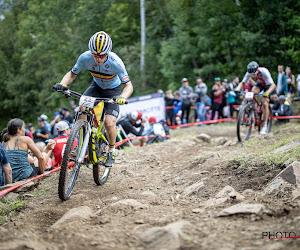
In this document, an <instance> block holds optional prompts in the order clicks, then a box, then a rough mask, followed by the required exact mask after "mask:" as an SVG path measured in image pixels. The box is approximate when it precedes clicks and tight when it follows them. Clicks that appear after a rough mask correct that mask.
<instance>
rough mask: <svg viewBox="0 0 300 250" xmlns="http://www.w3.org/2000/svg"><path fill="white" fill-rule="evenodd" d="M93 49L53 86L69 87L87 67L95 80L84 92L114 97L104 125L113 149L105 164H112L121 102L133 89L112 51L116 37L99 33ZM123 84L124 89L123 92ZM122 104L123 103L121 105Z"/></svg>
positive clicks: (64, 88)
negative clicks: (113, 40)
mask: <svg viewBox="0 0 300 250" xmlns="http://www.w3.org/2000/svg"><path fill="white" fill-rule="evenodd" d="M88 47H89V50H88V51H86V52H84V53H83V54H81V55H80V56H79V58H78V60H77V62H76V64H75V65H74V67H73V68H72V70H71V71H69V72H68V73H67V74H66V75H65V76H64V77H63V79H62V80H61V82H60V83H57V84H55V85H54V86H53V88H54V89H55V90H56V91H63V90H67V86H68V85H70V84H71V83H72V82H73V81H74V79H75V78H76V76H77V74H78V73H79V72H80V71H81V70H82V69H83V68H84V67H85V68H87V69H88V70H89V71H90V73H91V75H92V76H93V82H92V83H91V85H90V86H89V87H88V88H87V89H86V90H85V92H84V95H86V96H92V97H96V98H97V97H98V98H114V100H115V102H116V103H114V104H112V103H105V105H104V107H105V120H104V125H105V129H106V131H107V136H108V142H109V148H108V150H107V159H106V163H105V166H106V167H112V165H113V164H114V162H115V142H116V136H117V130H116V128H115V123H116V121H117V117H118V115H119V105H123V104H125V101H126V99H128V98H129V97H130V95H131V94H132V91H133V86H132V83H131V81H130V79H129V76H128V74H127V71H126V69H125V66H124V63H123V62H122V60H121V59H120V58H119V57H118V56H117V55H116V54H115V53H113V52H112V51H111V49H112V40H111V38H110V36H109V35H108V34H107V33H105V32H104V31H100V32H97V33H95V34H94V35H93V36H92V37H91V38H90V40H89V44H88ZM121 83H122V84H123V85H124V89H123V91H122V93H121ZM118 104H119V105H118Z"/></svg>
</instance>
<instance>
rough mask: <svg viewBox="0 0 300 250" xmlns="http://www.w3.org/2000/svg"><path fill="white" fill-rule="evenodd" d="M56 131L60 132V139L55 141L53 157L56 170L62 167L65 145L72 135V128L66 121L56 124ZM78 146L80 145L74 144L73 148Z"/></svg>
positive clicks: (57, 138)
mask: <svg viewBox="0 0 300 250" xmlns="http://www.w3.org/2000/svg"><path fill="white" fill-rule="evenodd" d="M55 127H56V129H57V131H58V137H56V138H55V139H54V141H55V142H56V145H55V147H54V149H53V151H52V152H53V156H54V168H58V167H60V165H61V161H62V157H63V153H64V149H65V145H66V143H67V141H68V138H69V135H70V131H71V129H70V126H69V124H68V123H67V122H65V121H60V122H58V123H57V124H56V126H55ZM76 145H78V143H77V142H76V143H74V145H73V147H75V146H76Z"/></svg>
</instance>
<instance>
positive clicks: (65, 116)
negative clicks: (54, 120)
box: [62, 107, 74, 126]
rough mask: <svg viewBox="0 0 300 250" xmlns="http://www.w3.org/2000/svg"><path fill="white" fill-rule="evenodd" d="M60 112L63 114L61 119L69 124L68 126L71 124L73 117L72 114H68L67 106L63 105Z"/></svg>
mask: <svg viewBox="0 0 300 250" xmlns="http://www.w3.org/2000/svg"><path fill="white" fill-rule="evenodd" d="M62 114H63V118H62V120H65V121H67V122H68V123H69V124H70V126H72V123H73V120H74V118H73V116H72V115H71V114H70V112H69V109H68V107H63V108H62Z"/></svg>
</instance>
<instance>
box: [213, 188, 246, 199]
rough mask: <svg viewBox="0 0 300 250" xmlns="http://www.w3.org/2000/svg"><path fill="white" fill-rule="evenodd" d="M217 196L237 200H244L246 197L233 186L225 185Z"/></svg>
mask: <svg viewBox="0 0 300 250" xmlns="http://www.w3.org/2000/svg"><path fill="white" fill-rule="evenodd" d="M215 197H216V198H222V197H228V198H231V199H235V200H243V199H244V198H245V197H244V196H243V195H241V194H240V193H238V192H237V191H236V190H235V189H234V188H233V187H231V186H225V187H224V188H223V189H222V190H221V191H219V192H218V193H217V194H216V196H215Z"/></svg>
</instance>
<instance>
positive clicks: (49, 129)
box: [40, 114, 51, 132]
mask: <svg viewBox="0 0 300 250" xmlns="http://www.w3.org/2000/svg"><path fill="white" fill-rule="evenodd" d="M40 117H41V118H42V119H43V120H44V121H45V127H46V128H47V130H48V131H49V132H50V131H51V125H50V123H49V122H47V120H48V116H46V115H44V114H42V115H41V116H40Z"/></svg>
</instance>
